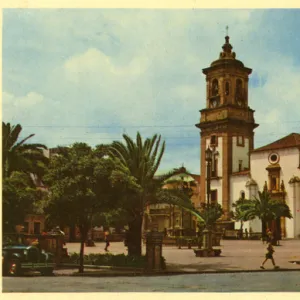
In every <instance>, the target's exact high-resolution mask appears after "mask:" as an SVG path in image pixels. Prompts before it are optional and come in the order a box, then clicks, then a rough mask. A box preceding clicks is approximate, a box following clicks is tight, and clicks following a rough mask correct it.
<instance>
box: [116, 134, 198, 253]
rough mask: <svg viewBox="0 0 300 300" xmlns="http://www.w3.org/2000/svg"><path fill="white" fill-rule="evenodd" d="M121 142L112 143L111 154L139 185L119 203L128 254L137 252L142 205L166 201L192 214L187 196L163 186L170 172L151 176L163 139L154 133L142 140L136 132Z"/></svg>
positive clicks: (160, 154) (159, 158)
mask: <svg viewBox="0 0 300 300" xmlns="http://www.w3.org/2000/svg"><path fill="white" fill-rule="evenodd" d="M123 138H124V140H125V144H123V143H122V142H113V144H112V147H111V155H112V157H115V158H118V159H119V160H120V161H121V163H122V164H123V165H124V167H126V168H127V169H128V170H129V172H130V174H131V175H132V176H133V177H134V178H135V179H136V181H137V184H138V185H139V186H140V187H141V189H140V190H138V191H137V192H134V193H131V194H130V195H127V197H126V198H124V199H123V200H122V201H121V202H120V207H122V208H123V209H124V210H125V211H127V214H128V217H129V219H128V227H129V230H128V237H127V241H128V254H129V255H137V256H140V255H141V234H142V223H143V216H144V211H145V208H146V207H147V206H148V205H151V204H157V203H168V204H175V205H178V206H181V207H185V209H189V210H190V211H191V212H192V213H194V214H196V213H195V211H194V208H193V206H192V204H191V201H190V199H189V197H187V195H185V194H184V193H183V192H182V191H180V190H175V189H171V190H169V189H163V186H164V181H165V180H166V179H167V178H169V177H170V176H171V175H172V174H174V173H172V174H166V175H164V176H159V177H155V176H154V175H155V173H156V171H157V169H158V167H159V165H160V163H161V160H162V157H163V154H164V150H165V142H163V143H162V144H161V136H158V135H154V136H152V137H151V138H147V139H145V141H144V142H143V140H142V137H141V135H140V133H137V136H136V142H134V141H133V140H132V139H131V138H130V137H129V136H128V135H126V134H124V135H123Z"/></svg>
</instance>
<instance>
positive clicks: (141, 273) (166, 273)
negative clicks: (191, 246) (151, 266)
mask: <svg viewBox="0 0 300 300" xmlns="http://www.w3.org/2000/svg"><path fill="white" fill-rule="evenodd" d="M281 271H284V272H295V271H298V272H299V271H300V269H286V268H285V269H275V270H274V269H264V270H261V269H255V270H226V269H224V270H217V271H215V270H212V271H192V272H190V271H189V272H188V271H158V272H145V271H140V270H136V271H132V272H105V273H99V272H97V271H92V272H88V273H78V272H74V273H72V274H56V276H78V277H121V276H123V277H134V276H146V277H149V276H173V275H174V276H175V275H196V274H226V273H227V274H229V273H231V274H232V273H256V272H281Z"/></svg>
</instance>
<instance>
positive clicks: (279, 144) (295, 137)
mask: <svg viewBox="0 0 300 300" xmlns="http://www.w3.org/2000/svg"><path fill="white" fill-rule="evenodd" d="M293 147H300V134H299V133H291V134H289V135H287V136H285V137H283V138H281V139H279V140H277V141H275V142H273V143H271V144H268V145H265V146H262V147H260V148H257V149H254V150H252V152H259V151H270V150H276V149H283V148H293Z"/></svg>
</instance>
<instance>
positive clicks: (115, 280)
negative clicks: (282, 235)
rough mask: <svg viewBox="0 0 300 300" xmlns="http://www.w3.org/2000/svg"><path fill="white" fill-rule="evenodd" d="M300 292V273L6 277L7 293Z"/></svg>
mask: <svg viewBox="0 0 300 300" xmlns="http://www.w3.org/2000/svg"><path fill="white" fill-rule="evenodd" d="M250 291H251V292H300V271H292V272H280V271H276V272H267V273H266V272H263V271H262V272H261V273H260V272H259V273H257V272H256V273H232V274H196V275H177V276H153V277H110V278H104V277H102V278H99V277H98V278H97V277H96V278H95V277H77V276H76V277H75V276H74V277H73V276H72V277H67V276H60V277H40V276H38V277H16V278H10V277H5V278H3V292H250Z"/></svg>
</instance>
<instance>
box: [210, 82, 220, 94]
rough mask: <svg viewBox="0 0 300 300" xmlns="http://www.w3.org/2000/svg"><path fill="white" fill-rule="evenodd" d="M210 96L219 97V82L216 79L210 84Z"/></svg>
mask: <svg viewBox="0 0 300 300" xmlns="http://www.w3.org/2000/svg"><path fill="white" fill-rule="evenodd" d="M211 94H212V96H217V95H219V82H218V79H214V80H213V82H212V93H211Z"/></svg>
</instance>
